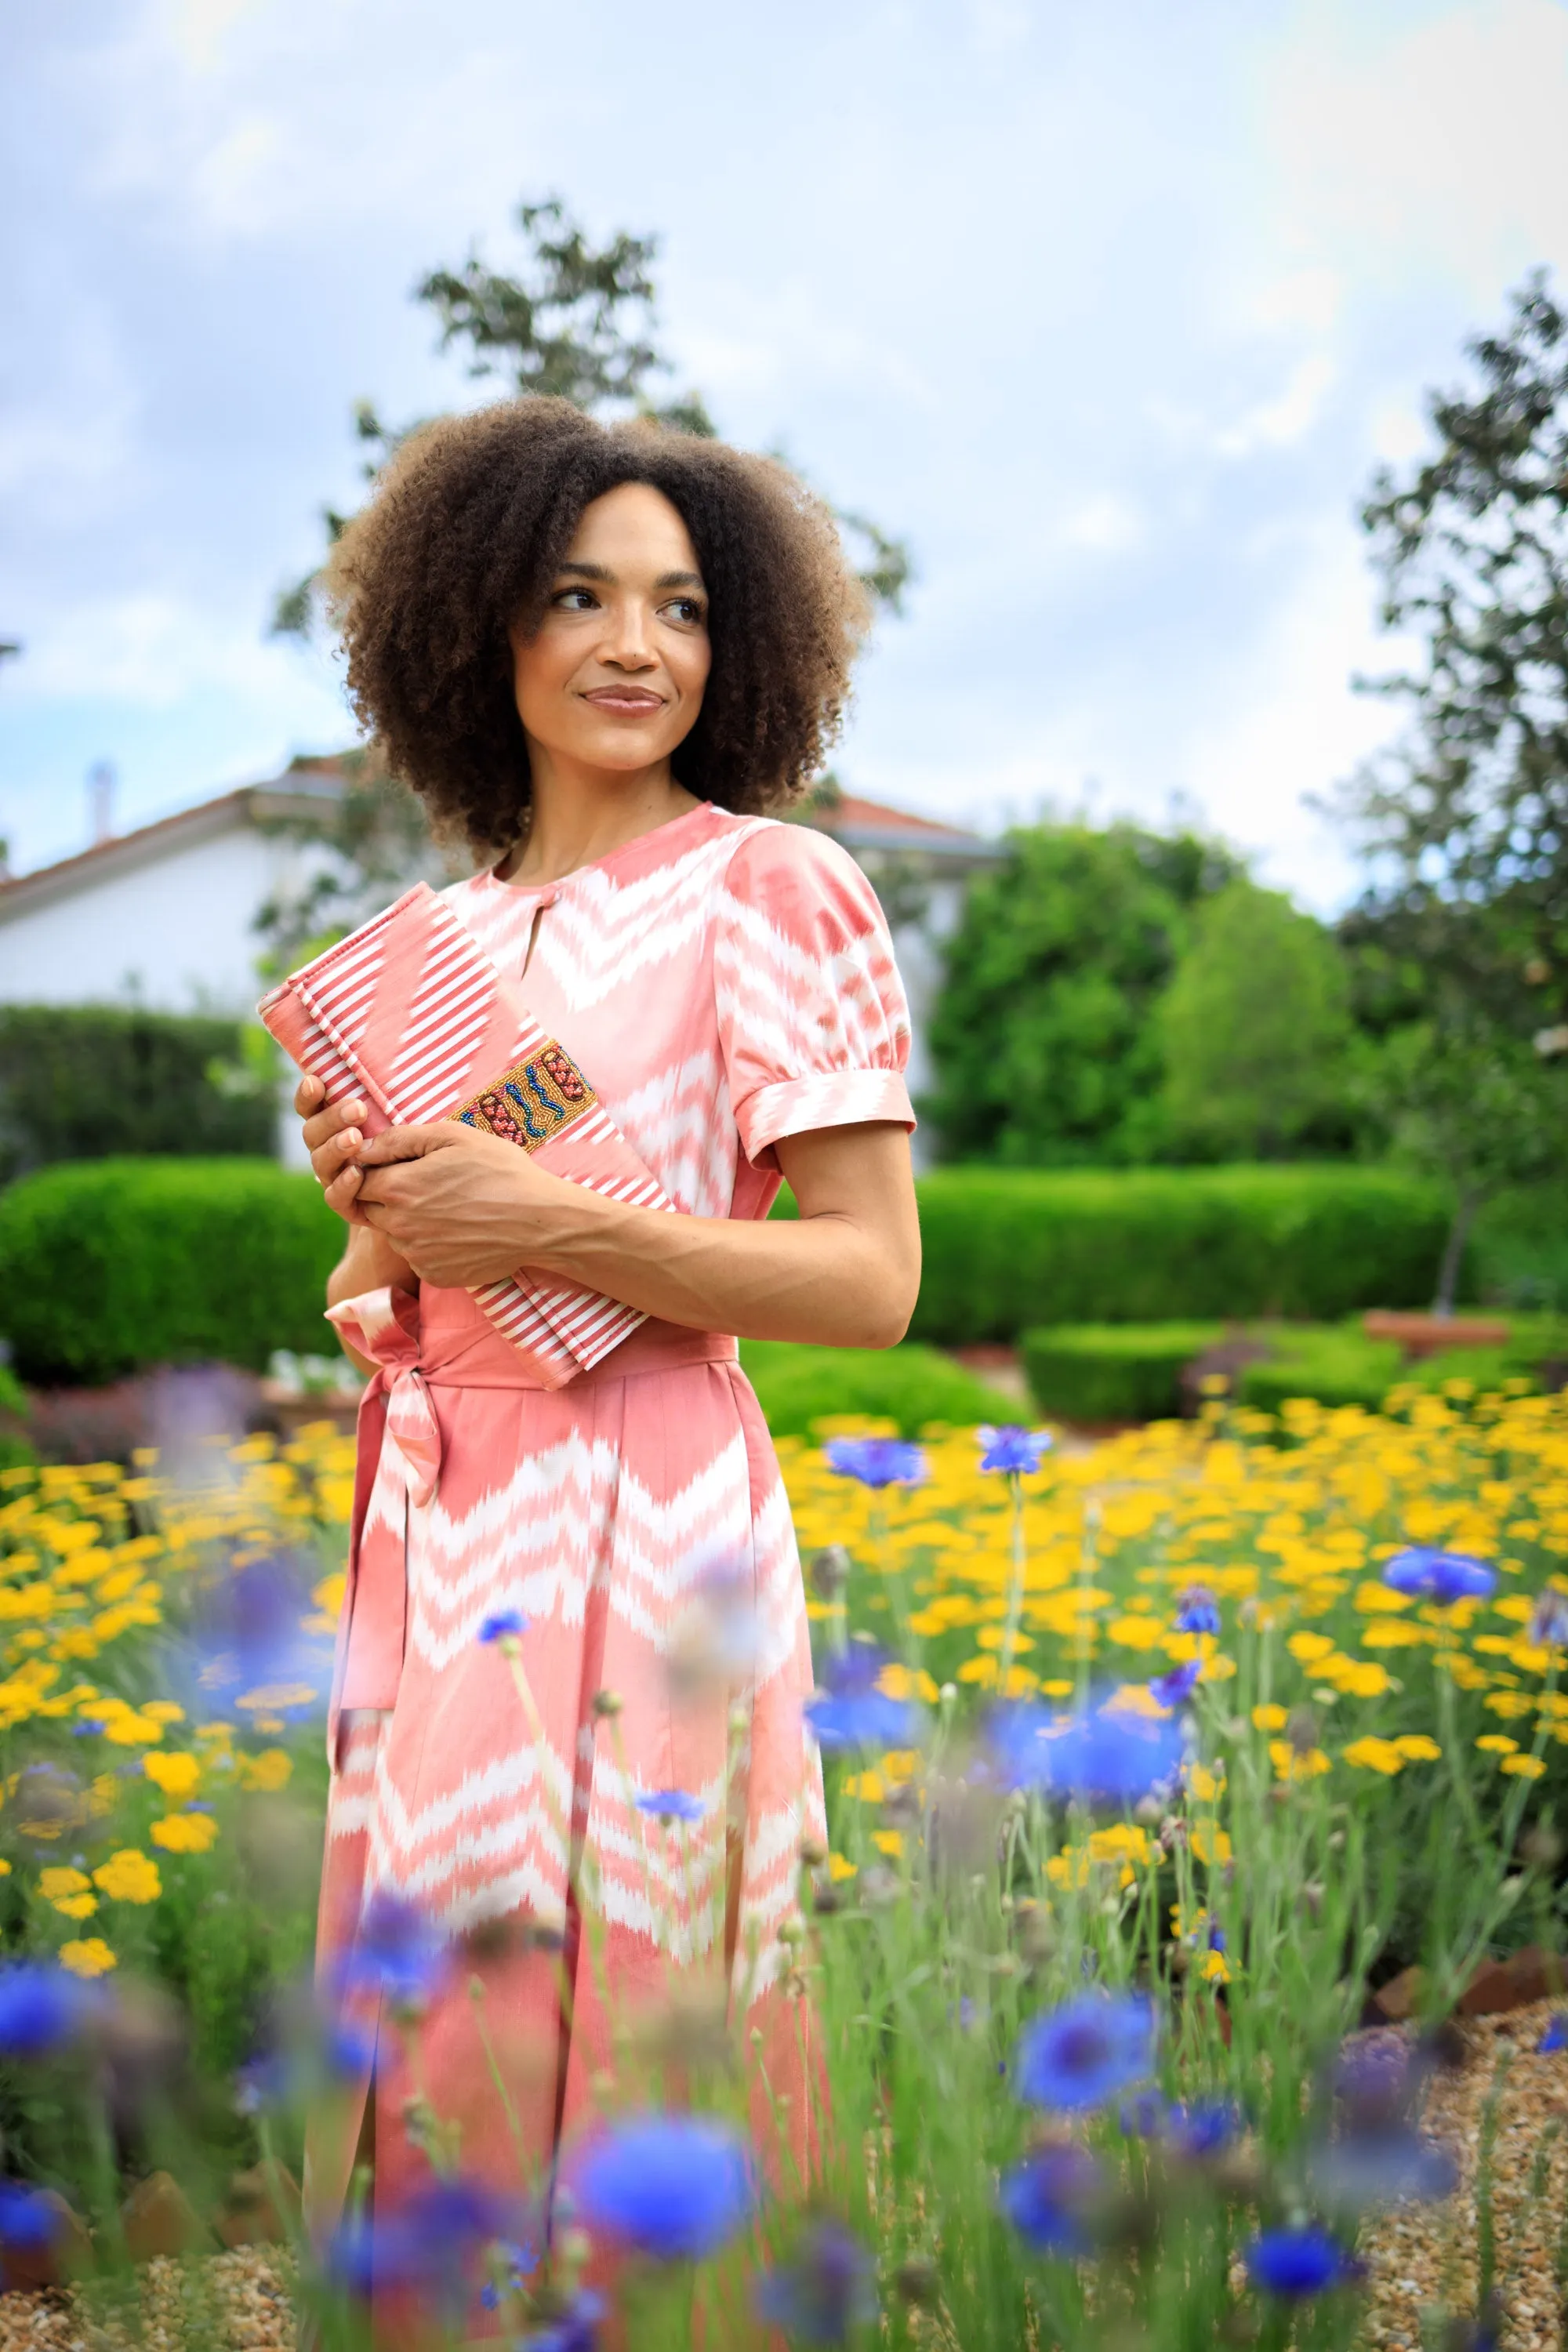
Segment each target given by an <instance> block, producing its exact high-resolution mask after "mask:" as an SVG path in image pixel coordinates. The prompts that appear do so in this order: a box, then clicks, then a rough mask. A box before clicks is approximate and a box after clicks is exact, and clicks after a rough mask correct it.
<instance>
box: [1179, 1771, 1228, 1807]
mask: <svg viewBox="0 0 1568 2352" xmlns="http://www.w3.org/2000/svg"><path fill="white" fill-rule="evenodd" d="M1187 1786H1188V1788H1189V1789H1190V1790H1192V1792H1193V1794H1194V1797H1196V1799H1197V1800H1198V1802H1199V1803H1200V1804H1203V1805H1212V1804H1213V1802H1214V1801H1215V1798H1216V1797H1217V1796H1218V1794H1219V1792H1220V1790H1222V1789H1223V1788H1224V1786H1225V1767H1224V1766H1223V1765H1222V1766H1221V1767H1220V1769H1219V1770H1218V1772H1217V1773H1215V1772H1211V1771H1210V1770H1209V1769H1208V1767H1207V1766H1206V1765H1205V1764H1189V1765H1188V1767H1187Z"/></svg>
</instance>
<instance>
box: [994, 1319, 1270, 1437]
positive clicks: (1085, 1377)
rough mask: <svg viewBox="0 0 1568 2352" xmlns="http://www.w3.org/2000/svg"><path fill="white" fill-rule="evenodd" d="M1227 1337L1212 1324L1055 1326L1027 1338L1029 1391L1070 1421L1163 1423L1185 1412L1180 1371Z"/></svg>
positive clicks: (1028, 1333) (1045, 1407)
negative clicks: (1217, 1341)
mask: <svg viewBox="0 0 1568 2352" xmlns="http://www.w3.org/2000/svg"><path fill="white" fill-rule="evenodd" d="M1223 1337H1224V1330H1223V1327H1222V1326H1221V1325H1219V1324H1217V1323H1079V1324H1071V1323H1068V1324H1055V1325H1051V1326H1047V1328H1044V1329H1042V1330H1036V1331H1026V1332H1025V1334H1024V1338H1023V1342H1022V1348H1023V1357H1024V1369H1025V1370H1026V1372H1027V1374H1028V1376H1029V1387H1030V1389H1031V1390H1032V1391H1033V1393H1034V1398H1035V1402H1036V1403H1037V1405H1038V1406H1039V1408H1040V1411H1041V1412H1059V1413H1063V1414H1065V1415H1066V1416H1067V1418H1068V1420H1069V1421H1164V1420H1169V1419H1171V1418H1173V1416H1174V1415H1175V1414H1176V1413H1178V1412H1180V1411H1181V1409H1182V1391H1181V1379H1182V1373H1183V1370H1184V1368H1185V1367H1186V1366H1187V1365H1188V1364H1190V1363H1191V1362H1192V1360H1193V1359H1194V1356H1201V1355H1202V1354H1203V1352H1204V1349H1205V1348H1212V1347H1213V1346H1214V1344H1215V1341H1216V1340H1217V1339H1222V1338H1223Z"/></svg>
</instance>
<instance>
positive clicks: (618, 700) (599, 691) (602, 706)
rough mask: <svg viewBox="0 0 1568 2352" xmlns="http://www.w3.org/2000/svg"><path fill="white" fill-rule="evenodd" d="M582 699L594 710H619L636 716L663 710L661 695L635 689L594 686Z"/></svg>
mask: <svg viewBox="0 0 1568 2352" xmlns="http://www.w3.org/2000/svg"><path fill="white" fill-rule="evenodd" d="M583 699H584V702H591V703H592V704H593V705H594V707H595V709H596V710H620V711H625V712H627V713H629V714H633V715H637V716H640V715H641V714H642V713H643V712H644V711H649V710H662V709H663V708H664V697H663V696H662V695H661V694H647V693H640V692H639V691H638V690H637V688H636V687H626V686H596V687H595V688H594V689H593V690H592V692H591V693H588V694H585V695H584V697H583Z"/></svg>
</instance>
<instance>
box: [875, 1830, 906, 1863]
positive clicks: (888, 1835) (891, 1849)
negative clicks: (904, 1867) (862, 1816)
mask: <svg viewBox="0 0 1568 2352" xmlns="http://www.w3.org/2000/svg"><path fill="white" fill-rule="evenodd" d="M871 1843H872V1844H873V1845H874V1846H875V1847H877V1849H878V1851H879V1853H886V1854H891V1855H892V1857H893V1859H894V1860H895V1861H897V1859H898V1857H899V1855H900V1854H901V1853H902V1852H903V1850H904V1841H903V1835H902V1832H900V1831H899V1830H873V1831H872V1832H871Z"/></svg>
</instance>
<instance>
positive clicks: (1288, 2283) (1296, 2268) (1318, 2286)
mask: <svg viewBox="0 0 1568 2352" xmlns="http://www.w3.org/2000/svg"><path fill="white" fill-rule="evenodd" d="M1242 2260H1243V2262H1244V2263H1246V2265H1247V2277H1248V2278H1249V2279H1250V2280H1251V2281H1252V2284H1253V2285H1254V2286H1256V2287H1261V2288H1262V2290H1263V2292H1264V2294H1278V2295H1281V2296H1283V2297H1285V2298H1286V2299H1287V2300H1289V2301H1290V2302H1293V2303H1294V2302H1300V2301H1301V2300H1302V2299H1303V2298H1304V2297H1305V2296H1307V2295H1311V2294H1322V2293H1323V2291H1324V2289H1325V2288H1327V2287H1331V2286H1339V2285H1341V2284H1342V2283H1343V2282H1344V2281H1345V2280H1346V2279H1349V2278H1353V2277H1354V2276H1355V2275H1356V2273H1357V2267H1358V2266H1357V2264H1356V2263H1355V2262H1354V2261H1353V2260H1352V2257H1351V2256H1350V2255H1349V2254H1347V2253H1346V2252H1345V2250H1344V2248H1343V2247H1342V2245H1341V2244H1340V2242H1339V2241H1338V2240H1337V2239H1336V2238H1331V2237H1330V2235H1329V2233H1328V2231H1326V2230H1321V2229H1319V2227H1318V2226H1317V2224H1316V2222H1307V2223H1305V2224H1303V2226H1302V2227H1301V2228H1300V2229H1295V2230H1265V2231H1262V2232H1261V2233H1260V2234H1259V2235H1258V2237H1256V2238H1254V2240H1253V2241H1252V2243H1251V2244H1250V2245H1249V2246H1248V2247H1247V2249H1246V2250H1245V2252H1244V2253H1243V2255H1242Z"/></svg>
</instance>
